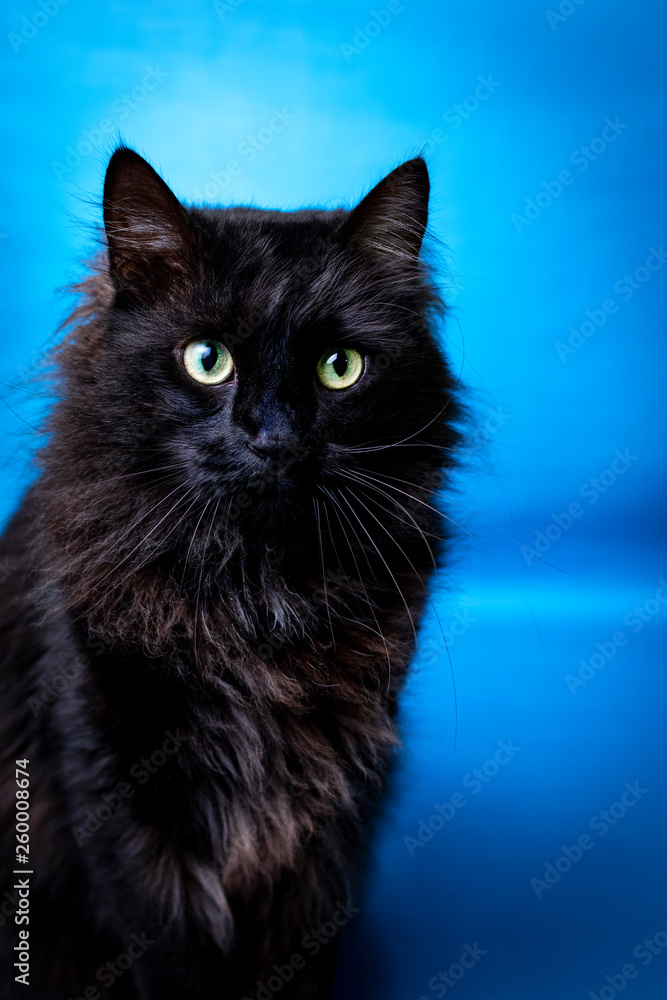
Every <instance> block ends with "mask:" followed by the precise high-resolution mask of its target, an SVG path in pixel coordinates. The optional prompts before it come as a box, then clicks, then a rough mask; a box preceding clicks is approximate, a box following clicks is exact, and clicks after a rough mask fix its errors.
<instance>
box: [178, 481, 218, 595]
mask: <svg viewBox="0 0 667 1000" xmlns="http://www.w3.org/2000/svg"><path fill="white" fill-rule="evenodd" d="M197 499H199V495H198V496H197ZM211 503H212V500H211V499H209V500H207V501H206V503H205V504H204V507H203V510H202V512H201V514H200V515H199V520H198V521H197V523H196V525H195V530H194V531H193V532H192V538H191V539H190V544H189V545H188V551H187V552H186V553H185V561H184V563H183V573H182V574H181V582H180V584H179V587H178V592H179V594H180V593H181V592H182V590H183V581H184V580H185V571H186V569H187V567H188V559H189V558H190V552H191V551H192V546H193V545H194V541H195V537H196V535H197V532H198V530H199V525H200V524H201V522H202V519H203V517H204V514H205V513H206V511H207V510H208V508H209V505H210V504H211Z"/></svg>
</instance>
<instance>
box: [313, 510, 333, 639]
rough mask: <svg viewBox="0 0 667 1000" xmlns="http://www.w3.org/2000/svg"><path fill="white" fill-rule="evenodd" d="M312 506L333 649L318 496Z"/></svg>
mask: <svg viewBox="0 0 667 1000" xmlns="http://www.w3.org/2000/svg"><path fill="white" fill-rule="evenodd" d="M313 507H314V508H315V520H316V522H317V540H318V542H319V545H320V557H321V560H322V587H323V588H324V604H325V607H326V609H327V617H328V619H329V629H330V631H331V642H332V645H333V648H334V650H335V649H336V637H335V636H334V630H333V625H332V623H331V607H330V606H329V595H328V594H327V577H326V570H325V567H324V544H323V542H322V523H321V519H320V500H319V497H313Z"/></svg>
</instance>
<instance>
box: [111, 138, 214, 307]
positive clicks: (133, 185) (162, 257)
mask: <svg viewBox="0 0 667 1000" xmlns="http://www.w3.org/2000/svg"><path fill="white" fill-rule="evenodd" d="M104 227H105V230H106V235H107V245H108V250H109V272H110V274H111V277H112V279H113V281H114V284H115V285H116V288H117V289H119V290H124V291H129V292H130V293H134V294H135V295H136V296H138V297H139V298H141V299H152V298H154V297H155V296H156V295H157V294H159V293H160V292H162V293H164V292H165V290H166V289H168V288H169V287H170V286H171V285H172V283H173V281H174V279H175V278H176V277H177V276H178V275H179V273H180V274H183V272H185V271H186V270H187V269H188V265H189V264H191V262H192V256H193V253H192V252H193V245H194V239H193V234H192V231H191V229H190V226H189V223H188V218H187V214H186V212H185V209H184V208H183V206H182V205H181V203H180V202H179V201H178V199H177V198H176V196H175V195H174V194H173V193H172V192H171V190H170V189H169V188H168V187H167V185H166V184H165V182H164V181H163V180H162V178H161V177H160V176H159V175H158V174H157V173H156V172H155V171H154V170H153V168H152V167H151V166H149V165H148V163H146V161H145V160H144V159H142V157H141V156H139V154H138V153H135V152H134V151H133V150H131V149H127V148H125V147H121V148H120V149H117V150H116V152H115V153H114V154H113V156H112V157H111V159H110V161H109V166H108V167H107V172H106V177H105V180H104Z"/></svg>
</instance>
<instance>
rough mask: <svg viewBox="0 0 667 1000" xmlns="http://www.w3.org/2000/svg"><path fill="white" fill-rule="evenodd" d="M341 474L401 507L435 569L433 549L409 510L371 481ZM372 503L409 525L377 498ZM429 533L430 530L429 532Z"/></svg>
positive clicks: (436, 566) (351, 474)
mask: <svg viewBox="0 0 667 1000" xmlns="http://www.w3.org/2000/svg"><path fill="white" fill-rule="evenodd" d="M341 475H342V476H344V477H345V478H346V479H351V480H352V481H353V482H355V483H359V484H360V485H361V486H365V487H366V488H367V489H371V490H375V492H376V493H379V494H380V495H381V496H383V497H384V498H385V499H386V500H388V501H389V503H391V504H395V505H396V506H397V507H399V508H400V509H401V510H402V511H403V513H404V514H405V515H406V516H407V517H409V518H410V521H411V522H412V527H413V528H416V529H417V531H418V532H419V534H420V535H421V537H422V541H423V542H424V545H425V546H426V549H427V551H428V554H429V556H430V557H431V563H432V564H433V569H437V568H438V564H437V562H436V558H435V555H434V553H433V549H432V548H431V546H430V544H429V543H428V541H427V539H426V533H425V532H424V531H423V530H422V528H421V527H420V526H419V525H418V524H417V522H416V521H415V519H414V517H413V516H412V514H411V513H410V511H409V510H407V509H406V508H405V507H404V506H403V504H402V503H400V502H399V501H398V500H396V499H395V498H394V497H392V496H390V495H389V494H388V493H387V492H386V491H385V490H381V489H380V487H379V486H373V485H372V484H371V483H368V482H366V481H365V480H363V479H361V478H358V477H357V476H355V475H354V474H353V473H350V474H348V473H345V472H341ZM364 496H367V494H364ZM368 499H371V498H370V497H369V498H368ZM373 503H375V504H377V506H378V507H379V508H380V509H381V510H384V511H386V513H387V514H391V515H392V516H393V517H395V518H396V520H397V521H399V522H400V523H401V524H405V525H407V526H408V527H410V525H409V524H408V522H407V521H404V520H403V518H402V517H399V516H398V514H397V513H396V511H395V510H390V509H389V508H388V507H384V506H383V505H382V504H381V503H379V502H378V501H377V500H375V499H373ZM429 534H430V532H429ZM431 537H435V538H437V537H438V536H437V535H432V536H431Z"/></svg>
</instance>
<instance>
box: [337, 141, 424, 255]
mask: <svg viewBox="0 0 667 1000" xmlns="http://www.w3.org/2000/svg"><path fill="white" fill-rule="evenodd" d="M429 187H430V185H429V179H428V170H427V169H426V164H425V163H424V160H423V159H422V157H421V156H418V157H416V158H415V159H414V160H408V161H407V162H406V163H402V164H401V166H400V167H397V168H396V170H392V172H391V173H390V174H387V176H386V177H385V178H383V180H381V181H380V183H379V184H376V185H375V187H374V188H373V189H372V190H371V191H369V193H368V194H367V195H366V197H365V198H363V199H362V201H360V202H359V204H358V205H357V207H356V208H353V209H352V211H351V212H350V215H349V218H348V219H347V221H346V222H345V225H344V226H343V237H344V238H347V239H348V240H349V241H350V242H351V243H352V244H354V245H356V246H357V247H359V248H360V249H362V250H365V251H367V252H369V253H371V254H377V255H380V256H384V257H385V259H387V260H388V261H391V260H392V259H393V260H394V262H395V263H399V262H400V260H404V261H414V260H415V259H416V258H417V257H418V256H419V251H420V249H421V245H422V240H423V238H424V232H425V231H426V223H427V221H428V195H429Z"/></svg>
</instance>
